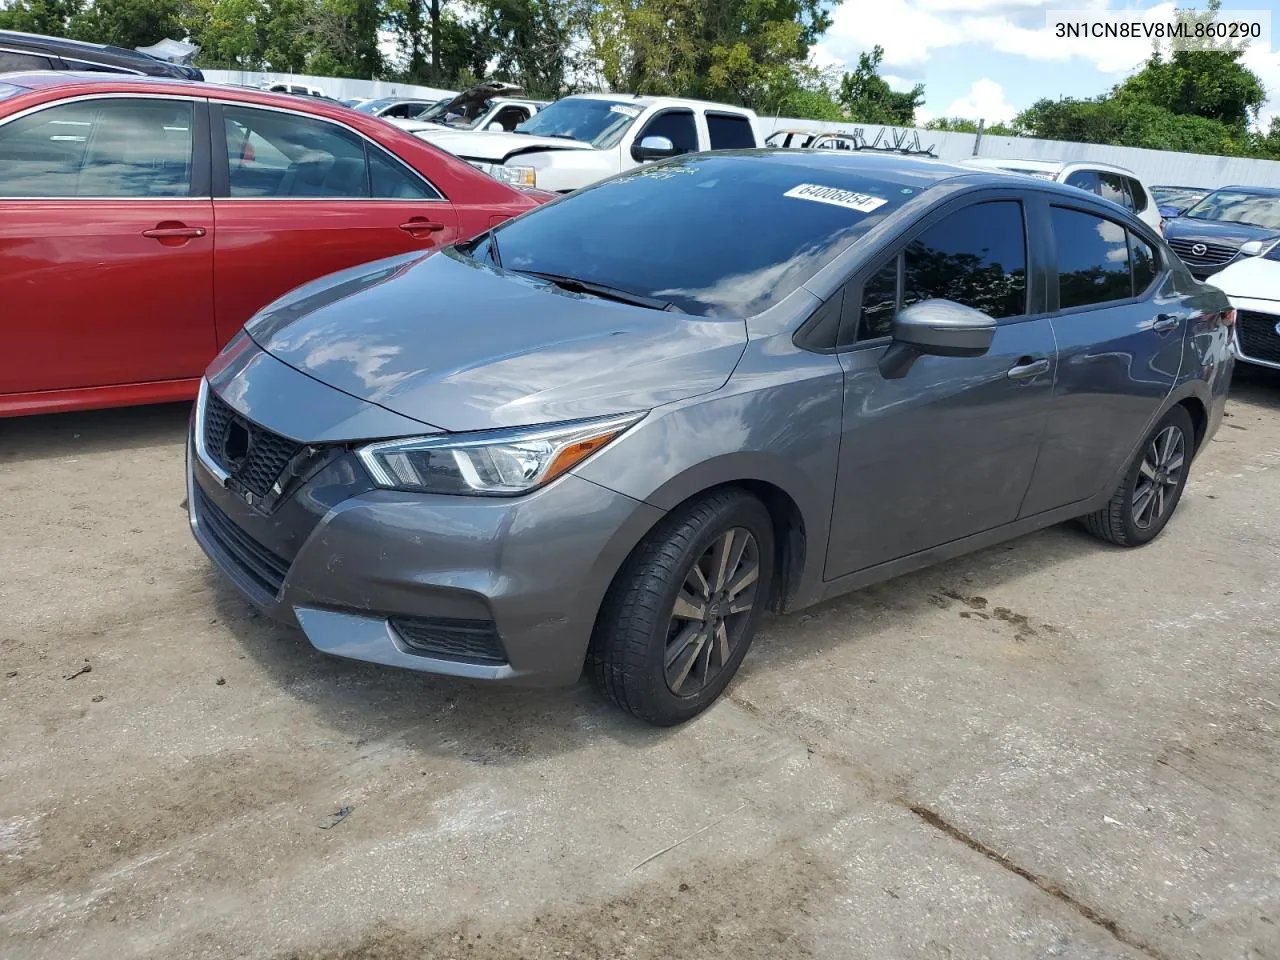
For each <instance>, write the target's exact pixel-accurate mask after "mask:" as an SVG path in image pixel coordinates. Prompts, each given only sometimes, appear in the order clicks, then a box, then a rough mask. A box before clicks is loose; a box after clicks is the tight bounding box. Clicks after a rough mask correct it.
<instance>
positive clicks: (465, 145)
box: [414, 124, 595, 163]
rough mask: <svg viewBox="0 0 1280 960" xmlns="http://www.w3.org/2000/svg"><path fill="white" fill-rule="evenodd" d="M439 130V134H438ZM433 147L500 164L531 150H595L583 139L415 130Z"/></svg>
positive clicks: (484, 132)
mask: <svg viewBox="0 0 1280 960" xmlns="http://www.w3.org/2000/svg"><path fill="white" fill-rule="evenodd" d="M437 131H438V132H437ZM414 136H416V137H421V138H422V139H423V140H426V141H428V142H429V143H430V144H431V145H432V146H436V147H439V148H440V149H441V150H448V151H449V152H450V153H452V154H454V155H456V156H459V157H462V159H464V160H485V161H488V162H490V163H500V162H502V161H503V160H505V159H507V157H510V156H512V155H513V154H519V153H526V152H528V151H531V150H594V149H595V147H593V146H591V144H589V143H583V142H582V141H581V140H565V139H563V138H560V137H534V136H530V135H529V134H525V133H499V132H498V131H496V130H492V131H490V130H451V129H449V128H448V127H442V126H440V125H439V124H436V125H435V129H434V130H421V131H417V130H415V131H414Z"/></svg>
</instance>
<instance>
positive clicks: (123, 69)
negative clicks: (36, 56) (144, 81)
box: [58, 54, 178, 80]
mask: <svg viewBox="0 0 1280 960" xmlns="http://www.w3.org/2000/svg"><path fill="white" fill-rule="evenodd" d="M58 59H60V60H61V61H62V62H63V63H81V64H84V65H85V66H86V67H110V68H111V72H112V73H119V74H125V75H128V76H133V77H145V76H147V74H145V73H143V72H142V71H141V70H131V69H129V68H128V67H120V66H117V65H116V64H114V63H102V62H98V61H94V60H81V59H79V58H77V57H64V56H62V55H61V54H59V55H58ZM163 79H173V80H177V79H178V78H177V77H172V78H163Z"/></svg>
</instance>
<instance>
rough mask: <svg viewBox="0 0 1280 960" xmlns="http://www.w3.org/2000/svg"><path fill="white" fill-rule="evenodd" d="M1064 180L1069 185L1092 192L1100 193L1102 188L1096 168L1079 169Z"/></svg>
mask: <svg viewBox="0 0 1280 960" xmlns="http://www.w3.org/2000/svg"><path fill="white" fill-rule="evenodd" d="M1063 182H1064V183H1065V184H1066V185H1067V186H1068V187H1078V188H1079V189H1081V190H1088V191H1089V192H1090V193H1098V192H1099V191H1100V190H1101V186H1100V185H1099V183H1098V172H1097V171H1096V170H1077V171H1075V172H1074V173H1072V174H1070V175H1069V176H1068V177H1067V179H1066V180H1064V181H1063Z"/></svg>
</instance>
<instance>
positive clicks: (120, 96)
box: [0, 91, 213, 203]
mask: <svg viewBox="0 0 1280 960" xmlns="http://www.w3.org/2000/svg"><path fill="white" fill-rule="evenodd" d="M83 100H178V101H182V102H185V103H190V104H199V103H203V102H205V98H204V97H193V96H191V95H190V94H180V93H125V92H121V91H116V92H114V93H82V94H78V95H77V96H74V97H65V98H63V99H61V100H49V101H46V102H44V103H37V104H36V105H35V106H34V107H27V109H25V110H19V111H18V112H17V113H15V114H11V115H10V116H7V117H4V118H0V131H3V129H4V127H5V125H6V124H9V123H12V122H13V121H15V120H21V119H22V118H23V117H29V116H31V115H32V114H35V113H39V112H41V111H42V110H52V109H54V108H55V107H61V106H63V105H65V104H68V103H79V102H81V101H83ZM192 119H193V120H194V117H193V118H192ZM195 151H196V142H195V133H194V128H193V131H192V137H191V155H192V162H193V163H194V161H195ZM3 190H4V185H3V180H2V179H0V201H3V202H6V203H7V202H16V201H22V200H28V201H35V202H37V203H40V202H48V201H50V200H57V201H60V202H63V203H81V202H83V201H85V200H93V201H110V202H114V203H138V202H140V201H142V202H147V201H150V202H151V203H174V202H177V201H183V200H195V201H196V202H198V203H204V202H207V201H209V200H212V199H213V191H212V189H210V191H209V193H207V194H204V195H202V196H199V197H192V196H185V197H12V196H8V195H6V194H5V193H4V192H3Z"/></svg>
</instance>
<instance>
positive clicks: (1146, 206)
mask: <svg viewBox="0 0 1280 960" xmlns="http://www.w3.org/2000/svg"><path fill="white" fill-rule="evenodd" d="M960 163H962V164H964V165H965V166H967V167H978V168H979V169H982V170H1005V171H1008V172H1009V173H1022V174H1026V175H1027V176H1029V177H1038V178H1040V179H1041V180H1055V181H1057V182H1058V183H1065V184H1066V185H1067V186H1069V187H1079V188H1080V189H1081V190H1088V191H1089V192H1090V193H1096V194H1097V195H1098V196H1100V197H1102V198H1103V199H1104V200H1110V201H1112V202H1113V203H1118V204H1120V206H1122V207H1124V208H1125V209H1127V210H1129V211H1130V212H1132V213H1134V214H1136V215H1137V217H1138V219H1139V220H1141V221H1142V222H1143V223H1145V224H1146V225H1147V226H1149V227H1150V228H1151V229H1152V230H1155V231H1156V232H1157V233H1159V232H1160V209H1159V206H1158V205H1157V203H1156V198H1155V197H1154V196H1152V194H1151V190H1150V188H1148V187H1147V186H1146V184H1144V183H1143V182H1142V181H1141V180H1139V179H1138V176H1137V174H1135V173H1134V172H1133V171H1132V170H1126V169H1125V168H1124V167H1117V166H1114V165H1112V164H1109V163H1097V162H1095V161H1093V160H1073V161H1070V162H1062V161H1057V160H1006V159H1004V158H1002V157H969V158H968V159H965V160H961V161H960Z"/></svg>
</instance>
